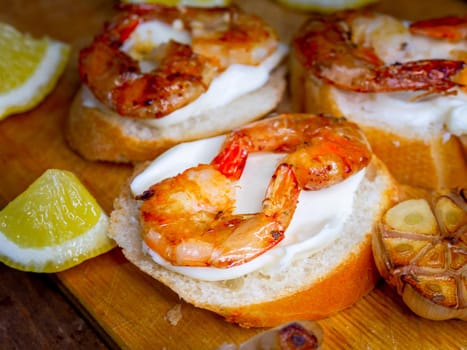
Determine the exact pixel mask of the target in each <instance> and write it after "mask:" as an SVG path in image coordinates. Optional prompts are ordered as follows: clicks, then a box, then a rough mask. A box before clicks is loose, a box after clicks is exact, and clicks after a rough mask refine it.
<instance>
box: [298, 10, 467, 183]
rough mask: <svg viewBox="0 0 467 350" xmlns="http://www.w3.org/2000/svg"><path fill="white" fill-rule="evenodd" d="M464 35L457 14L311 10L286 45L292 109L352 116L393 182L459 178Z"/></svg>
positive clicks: (466, 177) (464, 179)
mask: <svg viewBox="0 0 467 350" xmlns="http://www.w3.org/2000/svg"><path fill="white" fill-rule="evenodd" d="M466 33H467V19H466V17H463V18H459V17H444V18H438V19H433V20H424V21H419V22H412V23H410V22H407V21H402V20H398V19H396V18H394V17H391V16H388V15H384V14H380V13H374V12H370V11H368V10H360V11H346V12H337V13H334V14H331V15H328V16H316V17H311V18H310V19H309V20H307V21H306V23H304V25H303V26H302V27H301V29H300V30H299V31H298V32H297V33H296V35H295V37H294V40H293V44H292V49H291V57H292V58H291V73H290V74H291V98H292V105H293V107H292V108H293V110H295V111H298V112H310V113H331V114H333V115H336V116H344V117H346V118H348V119H349V120H352V121H354V122H356V123H358V124H359V126H360V127H361V128H362V129H363V130H364V131H365V133H366V135H367V137H368V140H369V141H370V144H371V145H372V148H373V151H374V153H375V154H376V155H377V156H378V157H379V158H380V159H381V160H382V161H384V162H385V163H386V165H387V166H388V168H389V170H390V171H391V172H392V173H393V174H394V176H395V177H396V178H397V179H398V180H399V181H400V182H403V183H406V184H409V185H414V186H422V187H430V188H435V187H455V186H465V184H467V163H466V148H465V145H464V148H463V146H462V142H461V139H462V138H465V137H466V135H467V90H466V89H467V88H466V87H465V84H466V83H467V70H466V69H465V67H466V62H467V34H466Z"/></svg>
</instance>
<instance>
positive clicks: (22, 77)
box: [0, 22, 70, 120]
mask: <svg viewBox="0 0 467 350" xmlns="http://www.w3.org/2000/svg"><path fill="white" fill-rule="evenodd" d="M0 52H1V53H2V54H1V57H2V59H1V60H0V120H1V119H3V118H5V117H6V116H8V115H11V114H14V113H19V112H24V111H27V110H30V109H32V108H34V107H35V106H36V105H38V104H39V103H40V102H41V101H42V100H43V99H44V98H45V97H46V96H47V95H48V94H49V93H50V92H51V91H52V89H53V88H54V87H55V85H56V83H57V81H58V79H59V77H60V76H61V74H62V73H63V71H64V69H65V66H66V63H67V61H68V57H69V54H70V47H69V45H67V44H64V43H62V42H59V41H55V40H52V39H49V38H42V39H35V38H33V37H31V36H30V35H28V34H23V33H21V32H19V31H17V30H16V29H15V28H13V27H12V26H10V25H8V24H5V23H1V22H0Z"/></svg>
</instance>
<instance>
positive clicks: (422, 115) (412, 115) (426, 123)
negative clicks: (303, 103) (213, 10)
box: [334, 89, 467, 139]
mask: <svg viewBox="0 0 467 350" xmlns="http://www.w3.org/2000/svg"><path fill="white" fill-rule="evenodd" d="M334 96H335V98H336V102H337V103H338V105H339V106H340V107H341V111H342V113H343V114H344V115H346V116H347V117H348V118H350V119H352V120H355V121H356V122H363V123H364V124H366V125H373V126H377V127H380V128H381V127H382V126H383V127H387V128H389V129H391V130H394V131H395V132H398V133H399V134H401V135H407V136H412V135H415V136H417V137H418V138H420V139H430V138H432V137H434V136H436V135H439V134H440V133H442V132H443V131H447V132H449V133H451V134H455V135H461V134H465V133H466V129H467V126H466V123H467V118H466V109H467V94H466V93H464V92H462V91H458V94H457V95H455V96H452V95H448V96H439V95H432V96H428V97H426V98H422V99H419V100H415V101H410V98H411V97H413V96H414V93H412V92H407V93H406V92H396V93H384V94H380V93H373V94H360V93H352V92H347V91H343V90H337V89H336V90H335V94H334Z"/></svg>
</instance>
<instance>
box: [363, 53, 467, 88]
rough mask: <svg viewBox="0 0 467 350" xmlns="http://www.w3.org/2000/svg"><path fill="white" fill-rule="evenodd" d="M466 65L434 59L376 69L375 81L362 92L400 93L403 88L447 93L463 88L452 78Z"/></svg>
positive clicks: (371, 81)
mask: <svg viewBox="0 0 467 350" xmlns="http://www.w3.org/2000/svg"><path fill="white" fill-rule="evenodd" d="M465 65H466V64H465V62H463V61H452V60H441V59H438V60H437V59H432V60H419V61H412V62H406V63H403V64H393V65H390V66H386V67H382V68H376V69H375V76H374V79H372V80H370V82H369V85H368V89H365V88H364V89H362V90H360V91H364V92H371V91H374V90H377V89H378V90H380V89H383V90H386V91H398V90H400V88H401V86H404V89H408V90H413V91H416V90H427V91H430V92H442V91H447V90H449V89H451V88H453V87H456V86H462V85H461V84H459V83H456V82H455V81H453V80H451V78H452V77H453V76H454V75H455V74H457V73H459V72H460V71H461V70H462V69H463V68H464V67H465ZM382 82H383V83H382ZM373 83H375V84H377V86H378V88H376V87H373V86H372V85H373Z"/></svg>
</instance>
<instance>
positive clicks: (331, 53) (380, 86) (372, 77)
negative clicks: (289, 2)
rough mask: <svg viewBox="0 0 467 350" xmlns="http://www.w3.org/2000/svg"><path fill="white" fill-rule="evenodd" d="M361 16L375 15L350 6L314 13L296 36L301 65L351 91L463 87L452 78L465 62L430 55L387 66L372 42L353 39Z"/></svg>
mask: <svg viewBox="0 0 467 350" xmlns="http://www.w3.org/2000/svg"><path fill="white" fill-rule="evenodd" d="M359 16H360V17H361V16H372V14H371V13H369V12H365V11H360V12H359V11H347V12H340V13H335V14H331V15H328V16H317V17H313V18H310V20H309V21H307V22H306V23H305V25H304V26H303V27H302V30H301V31H300V34H299V35H297V37H296V38H295V39H294V41H293V45H294V48H295V51H296V52H297V55H298V59H299V61H300V62H301V63H302V65H303V66H304V67H305V68H306V69H308V70H309V71H311V72H312V73H313V74H314V75H315V76H316V77H318V78H320V79H322V80H323V81H325V82H326V83H328V84H331V85H334V86H336V87H339V88H342V89H346V90H350V91H358V92H392V91H403V90H412V91H419V90H424V91H428V92H445V91H448V90H449V89H451V88H453V87H456V86H460V84H458V83H456V82H454V81H453V80H451V78H452V77H453V76H454V75H455V74H456V73H458V72H460V71H461V70H462V69H463V68H464V66H465V63H464V62H463V61H456V60H444V59H426V60H417V61H410V62H404V63H399V62H395V63H392V64H388V65H386V64H385V63H384V62H383V61H382V60H381V59H380V58H379V57H378V56H377V55H376V53H375V52H374V51H373V49H372V48H371V47H365V46H363V45H357V44H355V43H353V42H352V40H351V38H352V32H351V23H352V21H353V20H354V19H355V18H358V17H359Z"/></svg>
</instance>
